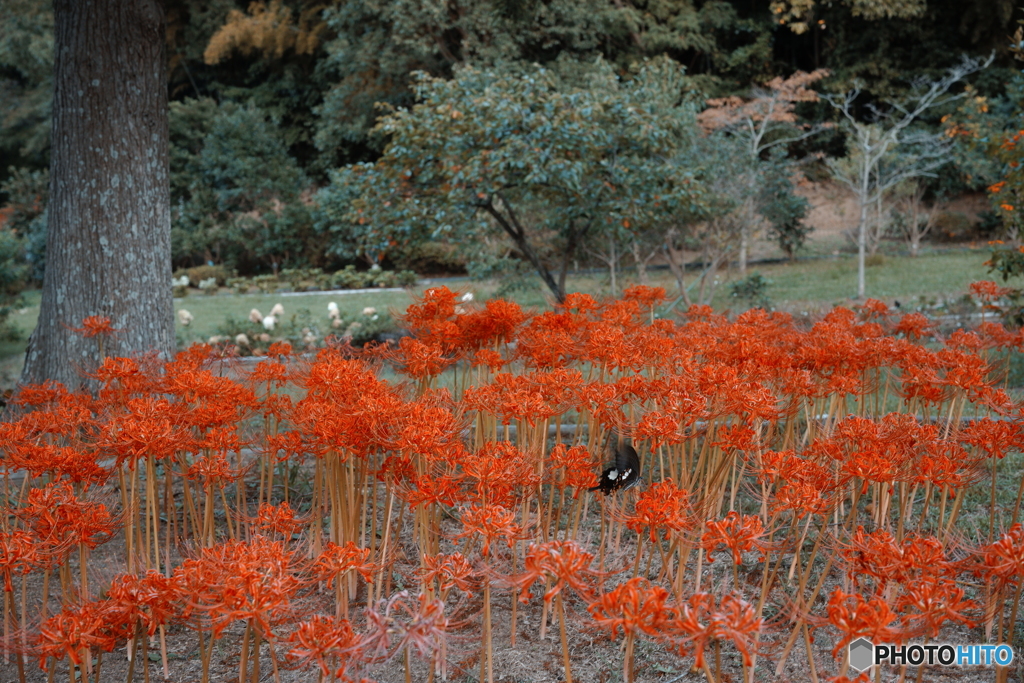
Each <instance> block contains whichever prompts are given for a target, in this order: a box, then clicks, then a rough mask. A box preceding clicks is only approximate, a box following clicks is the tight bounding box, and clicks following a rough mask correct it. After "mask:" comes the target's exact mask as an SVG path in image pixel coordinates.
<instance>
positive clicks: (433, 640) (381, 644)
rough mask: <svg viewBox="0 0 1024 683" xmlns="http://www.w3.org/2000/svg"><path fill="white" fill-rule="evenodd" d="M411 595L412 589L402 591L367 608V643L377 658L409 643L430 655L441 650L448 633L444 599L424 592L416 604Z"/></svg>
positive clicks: (391, 655) (399, 649)
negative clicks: (411, 604) (413, 604)
mask: <svg viewBox="0 0 1024 683" xmlns="http://www.w3.org/2000/svg"><path fill="white" fill-rule="evenodd" d="M408 598H409V593H408V591H402V592H400V593H397V594H395V595H393V596H392V597H391V598H389V599H388V600H382V601H381V604H380V606H379V607H378V609H367V610H366V621H367V626H368V627H369V628H368V632H367V634H366V635H365V637H364V639H363V647H364V652H366V653H368V654H369V656H371V657H372V658H373V659H374V660H375V661H384V660H387V659H390V658H391V657H393V656H394V655H395V654H397V653H398V652H399V651H401V650H403V649H405V648H407V647H408V648H410V649H412V650H414V651H415V652H416V653H417V654H419V656H421V657H429V656H430V655H431V654H433V653H434V652H437V651H438V650H440V648H441V644H442V642H443V641H444V639H445V638H446V637H447V630H448V619H447V617H445V616H444V603H443V602H441V601H440V600H431V599H429V598H428V597H427V596H426V595H425V594H420V595H419V596H417V603H418V604H417V605H416V607H415V608H413V607H412V606H410V605H409V602H408ZM370 653H372V654H370Z"/></svg>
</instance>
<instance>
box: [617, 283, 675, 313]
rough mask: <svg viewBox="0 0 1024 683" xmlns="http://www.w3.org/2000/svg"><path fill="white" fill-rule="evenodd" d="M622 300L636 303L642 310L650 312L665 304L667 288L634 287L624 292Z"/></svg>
mask: <svg viewBox="0 0 1024 683" xmlns="http://www.w3.org/2000/svg"><path fill="white" fill-rule="evenodd" d="M622 298H623V299H625V300H627V301H636V302H637V303H638V304H640V307H641V308H644V309H647V310H650V309H652V308H654V307H655V306H660V305H661V304H663V303H664V302H665V288H664V287H647V286H645V285H633V286H632V287H627V288H626V290H625V291H623V292H622Z"/></svg>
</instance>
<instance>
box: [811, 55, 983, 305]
mask: <svg viewBox="0 0 1024 683" xmlns="http://www.w3.org/2000/svg"><path fill="white" fill-rule="evenodd" d="M991 63H992V58H991V57H990V58H989V59H988V60H982V59H970V58H967V57H964V58H963V60H962V61H961V63H960V64H959V65H958V66H956V67H954V68H952V69H950V70H949V71H948V72H947V73H946V75H945V76H944V77H943V78H941V79H939V80H936V81H931V82H928V83H919V84H918V91H917V92H916V93H914V94H913V95H912V96H911V97H909V98H907V99H905V100H903V101H890V102H888V103H887V104H888V106H887V107H886V108H883V107H879V106H874V105H870V106H869V110H870V111H871V113H872V119H873V120H872V121H871V122H864V121H862V120H861V119H859V118H858V116H857V112H856V108H855V103H856V102H857V99H858V98H859V96H860V91H859V90H856V89H855V90H851V91H849V92H847V93H845V94H844V95H842V96H830V97H828V98H827V99H828V101H829V103H830V104H831V105H832V106H833V107H834V108H835V109H836V110H837V111H838V112H839V113H840V114H841V115H842V118H843V121H842V123H843V125H844V126H845V128H846V130H847V133H848V135H849V137H848V142H847V145H848V147H849V156H848V157H847V158H846V159H843V160H841V161H840V160H831V161H830V163H829V165H830V168H831V169H832V171H833V173H834V174H835V175H836V177H837V178H839V179H840V180H842V181H843V182H844V183H846V185H847V186H849V188H850V189H851V190H852V191H853V193H854V194H855V195H856V197H857V204H858V207H859V209H860V217H859V219H858V223H857V296H858V297H859V298H863V297H864V295H865V280H864V258H865V256H866V254H867V249H868V228H869V225H868V212H869V211H870V210H871V209H872V208H873V207H878V206H880V205H881V203H882V201H883V199H884V196H885V193H886V192H888V191H890V190H891V189H893V188H894V187H896V186H897V185H899V184H900V183H902V182H904V181H906V180H909V179H911V178H921V177H926V176H930V175H934V172H935V170H936V169H938V168H939V167H940V166H942V165H943V164H945V163H947V162H948V161H949V159H950V154H951V151H950V146H951V144H952V140H951V139H950V137H949V136H948V135H946V134H945V133H944V132H932V131H930V130H927V129H923V128H922V127H921V126H920V125H918V126H915V125H914V124H920V121H921V118H922V116H923V115H924V114H925V113H926V112H928V111H929V110H932V109H935V108H937V107H941V106H943V105H946V104H948V103H950V102H952V101H953V100H956V99H959V98H961V97H962V96H963V93H959V94H949V90H950V88H952V87H953V85H954V84H956V83H959V82H960V81H961V80H962V79H963V78H964V77H965V76H967V75H969V74H972V73H975V72H977V71H979V70H980V69H983V68H985V67H986V66H988V65H989V64H991ZM876 210H877V212H878V214H879V215H881V213H882V211H881V210H880V209H876Z"/></svg>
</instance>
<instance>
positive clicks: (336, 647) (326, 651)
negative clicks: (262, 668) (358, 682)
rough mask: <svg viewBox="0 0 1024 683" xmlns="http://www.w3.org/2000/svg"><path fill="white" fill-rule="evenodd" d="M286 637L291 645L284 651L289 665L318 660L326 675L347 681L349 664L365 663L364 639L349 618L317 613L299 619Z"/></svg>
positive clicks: (299, 665) (299, 666) (323, 673)
mask: <svg viewBox="0 0 1024 683" xmlns="http://www.w3.org/2000/svg"><path fill="white" fill-rule="evenodd" d="M285 640H286V642H288V643H289V644H290V645H291V647H290V648H289V649H288V650H287V651H286V652H285V661H286V662H287V663H288V664H289V665H290V666H292V667H295V668H304V667H306V666H309V664H311V663H315V664H316V666H317V668H318V669H319V670H320V675H321V676H323V677H331V678H336V679H340V680H341V681H348V680H350V679H349V678H347V677H346V676H347V672H348V669H349V667H351V666H353V665H356V666H358V665H359V664H361V663H363V656H362V640H361V639H360V637H359V636H358V635H356V633H355V631H353V630H352V624H350V623H349V622H348V620H346V619H335V618H332V617H325V616H321V615H317V616H314V617H313V618H312V619H309V620H308V621H303V622H300V623H299V624H298V625H297V626H296V627H295V630H294V631H292V632H291V633H290V634H289V635H288V638H287V639H285Z"/></svg>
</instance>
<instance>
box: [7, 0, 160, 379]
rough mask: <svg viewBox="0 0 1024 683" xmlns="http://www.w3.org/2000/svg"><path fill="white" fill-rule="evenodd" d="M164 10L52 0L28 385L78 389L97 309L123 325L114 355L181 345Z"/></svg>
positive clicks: (142, 2)
mask: <svg viewBox="0 0 1024 683" xmlns="http://www.w3.org/2000/svg"><path fill="white" fill-rule="evenodd" d="M164 27H165V23H164V8H163V6H162V5H161V4H160V3H159V2H156V0H139V2H134V3H129V4H127V5H125V4H124V3H120V2H115V0H97V1H96V2H92V3H83V2H73V1H72V0H59V1H58V2H55V3H54V35H55V45H56V49H55V70H54V107H53V134H52V140H53V141H54V146H53V149H52V151H51V171H50V178H51V190H50V204H49V207H48V221H49V226H48V237H47V246H46V259H47V269H46V273H45V276H44V282H43V298H42V304H41V307H40V316H39V323H38V325H37V327H36V330H35V332H33V334H32V337H31V339H30V340H29V347H28V351H27V353H26V357H25V368H24V372H23V374H22V381H25V382H41V381H42V380H44V379H55V380H58V381H61V382H65V383H67V384H71V385H75V384H78V383H79V382H80V381H81V374H80V373H81V371H82V370H83V369H84V368H87V367H89V366H91V365H93V364H94V363H96V362H97V360H98V359H97V356H96V354H97V345H96V343H95V340H92V339H84V338H82V336H81V335H79V334H76V333H75V332H74V331H73V328H75V327H78V326H80V325H81V323H82V320H83V319H84V318H85V317H87V316H92V315H102V316H107V317H109V318H110V320H111V322H112V324H113V326H114V327H116V328H118V329H119V330H120V331H119V332H118V333H117V334H116V335H115V336H114V337H113V339H112V340H111V342H110V343H109V344H108V345H107V351H108V352H109V353H112V354H119V355H131V354H133V353H143V352H147V351H154V350H155V351H157V352H161V353H170V352H172V351H173V350H174V320H173V309H172V305H171V291H170V287H169V283H170V276H171V263H170V211H169V199H168V177H167V173H168V156H167V80H166V78H167V76H166V61H165V53H164V41H165V39H166V33H165V29H164Z"/></svg>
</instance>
